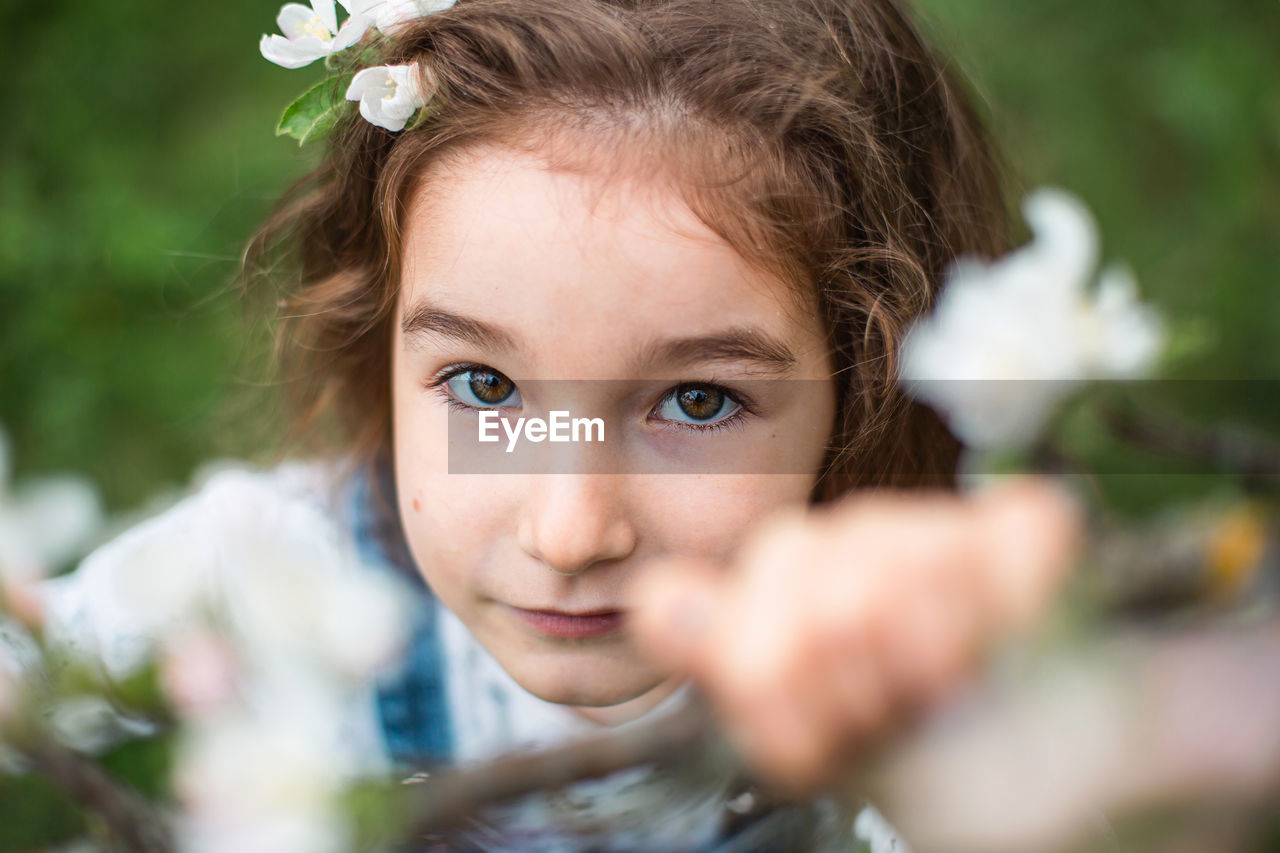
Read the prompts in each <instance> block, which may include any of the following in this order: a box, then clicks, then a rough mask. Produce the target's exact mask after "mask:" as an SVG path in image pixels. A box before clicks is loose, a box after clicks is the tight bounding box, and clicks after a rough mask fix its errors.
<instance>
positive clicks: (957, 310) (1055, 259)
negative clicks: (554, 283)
mask: <svg viewBox="0 0 1280 853" xmlns="http://www.w3.org/2000/svg"><path fill="white" fill-rule="evenodd" d="M1023 214H1024V216H1025V217H1026V219H1027V221H1028V222H1029V223H1030V225H1031V230H1032V232H1033V236H1034V239H1033V240H1032V242H1030V243H1029V244H1027V245H1026V246H1023V247H1022V248H1020V249H1018V250H1017V251H1014V252H1012V253H1010V254H1009V255H1007V256H1005V257H1003V258H1000V259H998V260H996V261H995V262H993V263H982V262H979V261H976V260H972V259H962V260H960V261H958V262H957V263H956V264H955V266H954V267H953V270H952V273H951V275H950V278H949V280H948V281H947V282H946V283H945V285H944V288H943V291H942V295H941V297H940V299H939V300H938V304H937V306H936V308H935V310H934V312H933V314H932V315H930V316H928V317H925V318H923V319H922V320H920V321H919V322H917V323H916V325H915V326H913V327H912V329H911V330H910V331H909V332H908V334H907V337H906V338H905V340H904V341H903V344H902V348H901V352H900V355H901V375H902V378H903V380H904V382H905V384H906V387H907V388H908V390H910V391H911V392H912V393H913V394H914V396H916V397H917V398H918V399H920V400H921V401H923V402H925V403H927V404H929V405H931V406H933V407H934V408H935V409H937V410H938V411H939V412H941V413H942V414H944V415H945V416H946V418H947V421H948V424H949V426H950V427H951V429H952V431H953V432H954V433H955V434H956V435H957V436H958V437H959V438H960V439H961V440H962V441H964V442H965V443H966V444H967V445H969V446H970V447H974V448H1001V447H1021V446H1026V445H1028V444H1030V443H1031V442H1032V441H1033V440H1035V438H1036V437H1037V436H1038V435H1039V433H1040V431H1041V429H1042V428H1043V426H1044V425H1045V423H1046V422H1047V421H1048V419H1049V416H1050V415H1051V413H1052V411H1053V408H1054V406H1055V405H1056V404H1057V403H1058V402H1059V401H1060V400H1061V399H1062V398H1063V397H1064V396H1065V395H1066V394H1067V393H1068V392H1070V391H1071V390H1072V389H1073V388H1075V387H1077V386H1078V385H1080V384H1081V383H1082V382H1086V381H1090V380H1099V379H1132V378H1138V377H1140V376H1142V375H1144V374H1146V373H1147V372H1148V371H1149V370H1150V369H1151V368H1152V366H1153V364H1154V362H1155V359H1156V357H1157V356H1158V355H1159V353H1160V350H1161V347H1162V344H1163V340H1164V330H1163V325H1162V323H1161V321H1160V318H1159V317H1158V316H1157V315H1156V314H1155V312H1153V311H1152V310H1151V309H1150V308H1148V307H1147V306H1145V305H1143V304H1141V303H1140V302H1139V301H1138V298H1137V285H1136V283H1135V281H1134V278H1133V275H1132V273H1130V272H1129V271H1128V270H1127V269H1126V268H1124V267H1120V266H1111V267H1107V268H1106V269H1104V270H1103V271H1102V272H1101V274H1100V275H1097V276H1096V277H1095V267H1096V265H1097V263H1098V254H1099V253H1098V242H1099V241H1098V233H1097V226H1096V224H1095V222H1094V220H1093V217H1092V215H1091V214H1090V213H1089V210H1088V209H1087V208H1086V207H1085V205H1084V204H1083V203H1082V202H1081V201H1080V200H1079V199H1078V198H1076V197H1074V196H1072V195H1070V194H1068V193H1066V192H1063V191H1061V190H1051V189H1041V190H1038V191H1036V192H1034V193H1032V194H1031V195H1030V196H1028V197H1027V199H1026V200H1025V201H1024V203H1023Z"/></svg>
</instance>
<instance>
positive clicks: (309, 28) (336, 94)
mask: <svg viewBox="0 0 1280 853" xmlns="http://www.w3.org/2000/svg"><path fill="white" fill-rule="evenodd" d="M334 2H335V0H311V6H310V7H307V6H303V5H302V4H300V3H287V4H285V6H284V7H283V8H281V9H280V14H279V16H278V17H277V18H276V22H277V23H278V24H279V25H280V31H281V32H282V33H284V35H272V36H263V37H262V41H261V43H260V45H259V50H261V51H262V55H263V56H264V57H266V58H267V59H268V60H270V61H271V62H274V63H275V64H277V65H282V66H284V67H285V68H301V67H302V66H304V65H309V64H311V63H312V62H314V61H316V60H317V59H323V60H325V68H326V69H328V70H329V72H330V74H329V75H328V76H327V77H326V78H325V79H324V80H321V81H320V82H319V83H317V84H315V85H314V86H312V87H311V88H310V89H308V90H307V91H305V92H303V93H302V94H301V95H299V96H298V97H297V98H295V99H294V101H293V103H291V104H289V106H288V107H286V108H285V111H284V113H283V114H282V115H281V116H280V122H279V123H278V124H277V125H276V135H277V136H283V135H288V136H292V137H293V138H294V139H296V140H298V144H299V145H305V144H306V143H308V142H312V141H314V140H318V139H323V138H324V137H325V136H327V135H329V133H330V132H332V131H333V129H334V128H336V127H337V126H338V125H339V123H340V122H341V120H342V118H343V116H344V115H346V114H347V110H348V107H349V105H348V103H347V102H348V101H359V102H360V115H362V116H363V117H364V118H365V120H366V121H369V122H370V123H372V124H375V125H377V126H378V127H381V128H385V129H387V130H390V131H392V132H393V133H394V132H398V131H401V130H404V128H405V126H406V125H407V124H408V123H409V121H410V119H412V118H413V116H414V114H415V113H417V112H418V110H420V109H421V108H422V107H424V106H426V103H427V101H429V100H430V99H431V96H432V95H433V94H435V91H434V87H432V88H431V89H430V90H429V91H424V89H423V87H422V86H420V85H419V84H418V78H417V76H416V75H415V73H414V72H413V69H412V67H411V66H409V65H376V66H374V67H372V68H365V69H364V70H362V71H360V72H359V73H356V74H354V75H353V74H352V72H351V70H350V69H351V65H352V63H351V62H349V61H339V60H337V59H335V57H336V55H337V54H339V53H342V52H343V51H347V50H349V49H355V50H358V51H359V53H358V54H356V56H357V59H356V63H355V64H357V65H368V64H369V63H370V62H377V61H378V60H377V59H376V58H375V57H377V56H378V55H380V54H381V55H385V52H384V47H385V45H384V44H383V43H381V42H379V41H377V40H374V41H372V42H369V41H366V40H365V38H364V37H365V34H366V33H367V32H368V31H369V28H370V27H371V26H372V27H376V28H377V29H378V31H379V32H381V33H382V34H383V35H384V36H388V37H394V36H395V35H397V34H398V33H400V32H401V31H402V30H403V28H404V26H405V24H407V23H409V22H410V21H413V20H416V19H418V18H421V17H423V16H424V15H430V14H432V13H433V12H442V11H444V10H445V9H448V8H450V7H452V6H453V5H454V3H455V2H456V0H337V2H338V3H339V4H341V6H342V8H343V9H345V10H346V11H347V14H348V17H347V19H346V21H344V22H343V24H342V26H341V27H339V26H338V13H337V8H336V7H335V5H334ZM344 89H345V92H346V96H345V98H344V97H343V95H342V92H343V91H344ZM422 115H423V117H425V115H426V114H425V113H423V114H422Z"/></svg>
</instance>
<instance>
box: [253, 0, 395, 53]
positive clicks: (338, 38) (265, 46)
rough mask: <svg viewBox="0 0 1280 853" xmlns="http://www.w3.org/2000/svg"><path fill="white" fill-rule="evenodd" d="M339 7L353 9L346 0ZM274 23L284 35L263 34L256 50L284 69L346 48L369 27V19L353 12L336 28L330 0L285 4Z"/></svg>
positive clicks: (356, 40) (334, 12) (357, 39)
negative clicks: (309, 3) (305, 4)
mask: <svg viewBox="0 0 1280 853" xmlns="http://www.w3.org/2000/svg"><path fill="white" fill-rule="evenodd" d="M342 7H343V8H344V9H346V10H347V11H348V12H353V10H352V7H351V6H349V5H348V4H347V3H343V4H342ZM276 23H277V24H278V25H279V26H280V32H282V33H284V35H283V36H277V35H273V36H266V35H264V36H263V37H262V41H261V42H259V45H258V49H259V50H260V51H261V52H262V55H263V57H264V58H266V59H267V60H269V61H271V62H274V63H275V64H276V65H280V66H283V67H285V68H301V67H303V66H304V65H310V64H311V63H312V62H315V61H316V60H317V59H324V58H326V57H328V56H330V55H332V54H334V53H337V52H338V51H340V50H346V49H347V48H349V47H351V46H352V45H354V44H355V43H356V42H358V41H360V39H361V38H363V37H364V34H365V31H366V30H368V29H369V18H367V17H365V16H364V15H360V14H354V13H353V14H351V16H350V17H349V18H347V20H346V21H344V22H343V24H342V26H341V27H339V26H338V14H337V10H336V9H335V8H334V5H333V0H311V6H310V7H307V6H303V5H302V4H301V3H286V4H285V5H284V6H283V7H282V8H281V9H280V14H279V15H278V16H277V17H276Z"/></svg>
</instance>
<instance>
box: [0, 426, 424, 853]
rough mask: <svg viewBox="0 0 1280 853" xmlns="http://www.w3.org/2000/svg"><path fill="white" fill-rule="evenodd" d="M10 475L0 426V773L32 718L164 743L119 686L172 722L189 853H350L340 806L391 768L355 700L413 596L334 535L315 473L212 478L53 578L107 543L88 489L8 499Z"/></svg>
mask: <svg viewBox="0 0 1280 853" xmlns="http://www.w3.org/2000/svg"><path fill="white" fill-rule="evenodd" d="M8 469H9V454H8V452H7V444H6V443H5V441H4V434H3V432H0V772H12V770H13V769H14V768H20V767H21V762H18V763H16V764H15V763H14V762H13V759H12V757H11V758H10V760H9V763H8V764H6V761H5V756H6V755H10V756H11V755H12V754H11V753H8V752H6V750H5V748H4V747H3V743H2V742H3V741H4V732H3V729H4V728H5V725H6V720H12V719H15V718H16V716H17V715H19V714H26V713H28V712H29V711H31V710H32V709H34V710H35V711H36V713H37V716H38V717H39V718H40V719H41V720H42V721H43V723H42V728H43V729H45V730H46V731H47V734H48V736H49V737H51V738H54V739H56V740H57V741H60V742H61V743H62V744H63V745H65V746H67V747H70V748H72V749H74V750H76V751H79V752H81V753H88V754H95V753H100V752H102V751H103V750H105V749H108V748H110V747H112V746H113V745H115V744H116V743H118V742H119V741H121V740H122V739H127V738H132V737H139V736H140V737H154V736H157V735H160V734H162V732H161V731H159V730H157V729H156V727H155V724H154V723H153V722H151V720H150V716H149V715H150V714H151V713H152V711H154V710H157V709H156V708H152V707H151V706H150V705H149V704H148V705H147V706H146V707H142V706H135V705H134V704H133V703H132V702H131V701H130V700H129V699H127V698H125V696H124V694H120V693H119V692H118V690H117V688H119V686H120V685H126V684H135V683H140V681H139V680H140V679H142V680H146V681H147V682H148V683H150V682H154V683H155V686H156V687H158V688H159V693H158V696H159V697H160V699H159V701H160V702H161V703H162V704H161V706H160V707H162V708H163V709H165V713H164V714H163V716H166V717H168V716H171V717H172V718H173V719H174V721H175V722H176V726H175V727H174V729H173V735H174V736H175V737H176V741H175V743H176V750H175V753H174V755H175V758H174V766H173V769H172V771H171V773H170V774H169V775H168V777H167V781H168V783H169V785H170V786H171V790H172V791H173V793H174V794H175V795H176V799H177V801H178V803H179V804H180V805H181V812H180V814H178V815H177V816H176V825H175V829H176V841H177V846H178V849H179V850H180V851H182V853H205V851H208V853H213V851H225V850H239V851H263V853H267V851H271V853H338V852H339V851H342V850H346V849H349V848H350V846H351V841H352V839H351V826H350V825H349V823H348V818H347V811H346V808H345V800H344V799H343V798H344V797H345V795H346V793H347V792H348V791H349V790H350V789H351V788H352V787H353V786H355V785H357V784H360V783H361V782H362V781H363V780H365V779H367V778H369V777H370V776H376V775H377V774H378V773H380V772H381V771H382V770H384V769H385V768H382V767H379V766H378V765H377V761H378V759H377V758H376V757H371V756H377V755H379V754H380V752H379V750H378V749H377V745H376V744H369V743H365V742H362V741H361V732H362V731H363V730H362V729H361V728H360V724H359V721H360V720H361V719H362V717H361V708H362V707H363V704H362V703H364V702H366V701H367V691H368V688H369V684H370V682H371V681H372V680H373V679H375V678H376V677H377V676H378V674H379V673H380V672H382V671H383V670H384V669H385V668H387V667H389V666H393V665H394V664H395V663H396V660H397V658H398V657H399V655H400V653H401V652H402V650H403V649H404V647H405V645H406V644H407V642H408V638H409V634H410V625H409V605H408V601H409V596H408V595H407V592H406V590H405V589H404V588H403V585H402V582H401V581H400V580H399V579H398V578H397V577H396V576H394V575H392V574H390V573H385V572H375V571H370V570H369V568H368V567H367V566H365V565H364V564H363V563H362V562H361V560H360V557H359V555H358V553H356V547H355V545H354V543H353V542H351V541H350V540H349V539H348V538H347V537H346V536H344V535H343V534H342V532H341V531H340V529H339V528H338V527H337V526H336V525H335V524H334V522H333V520H332V518H331V517H330V511H329V508H328V507H327V506H325V505H323V504H322V502H321V501H320V499H319V498H318V497H316V495H317V494H318V492H319V491H320V488H319V487H320V486H322V485H323V484H322V483H321V480H323V479H324V475H323V474H322V473H321V472H318V471H317V470H315V469H313V468H310V467H308V466H306V465H294V466H284V467H283V468H282V469H281V471H280V472H278V473H276V474H273V475H271V476H270V477H268V476H267V475H265V474H263V473H260V472H252V471H246V470H241V469H238V468H230V469H227V468H225V467H224V468H222V469H220V470H217V471H216V472H212V473H210V474H208V475H206V476H205V477H203V478H202V479H204V481H205V482H204V484H203V485H202V487H201V489H200V490H199V492H198V494H196V495H194V496H192V497H189V498H187V499H186V500H184V501H182V502H181V503H179V504H178V505H177V506H174V507H172V508H171V509H170V510H168V511H166V512H165V513H162V514H161V515H159V516H156V517H154V518H151V519H150V520H148V521H145V522H143V523H141V524H138V525H137V526H134V527H131V528H129V529H128V530H126V531H125V532H124V533H123V534H121V535H119V536H118V537H116V538H115V539H112V540H111V541H110V542H108V543H107V544H106V545H102V546H101V547H99V548H97V550H95V551H93V553H92V554H90V556H89V557H88V558H87V559H85V560H84V561H83V562H82V563H81V564H80V566H79V568H78V569H77V570H76V572H75V573H74V575H70V576H66V577H55V578H52V579H49V578H47V577H45V576H46V575H47V574H48V573H49V572H50V571H51V570H52V569H56V568H60V567H61V566H63V565H65V564H66V563H67V562H69V561H70V560H71V559H72V558H74V557H77V556H79V555H80V554H81V553H83V551H84V550H85V548H86V547H88V546H90V545H92V544H93V543H94V542H95V541H100V540H101V539H103V538H105V537H104V535H103V534H104V531H105V527H106V524H105V521H104V517H103V514H102V512H101V508H100V501H99V499H98V497H97V492H96V490H94V489H93V487H92V486H91V485H90V484H89V483H88V482H87V481H85V480H83V479H82V478H73V477H69V476H68V477H59V478H44V479H40V480H35V481H29V482H24V483H23V484H22V485H21V487H20V488H9V487H8V486H7V483H6V480H7V478H8ZM6 611H7V613H8V615H10V616H16V617H17V618H18V622H16V623H10V624H8V625H7V626H6V623H5V620H4V618H3V617H4V615H5V612H6ZM55 671H56V672H64V673H68V674H69V675H68V676H67V677H64V678H61V679H56V678H51V677H50V673H51V672H55ZM95 674H96V675H95ZM148 695H149V694H148ZM135 698H136V696H135ZM24 719H25V718H24ZM24 731H25V729H24ZM6 768H8V769H7V770H6Z"/></svg>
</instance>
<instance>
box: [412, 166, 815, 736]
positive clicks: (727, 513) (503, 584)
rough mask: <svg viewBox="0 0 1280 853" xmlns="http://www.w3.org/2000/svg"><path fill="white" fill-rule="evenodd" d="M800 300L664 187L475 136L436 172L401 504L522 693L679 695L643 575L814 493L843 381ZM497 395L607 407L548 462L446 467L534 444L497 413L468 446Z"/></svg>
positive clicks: (506, 410)
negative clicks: (483, 439) (639, 582)
mask: <svg viewBox="0 0 1280 853" xmlns="http://www.w3.org/2000/svg"><path fill="white" fill-rule="evenodd" d="M799 302H800V300H799V298H798V297H797V296H796V294H795V293H794V290H792V289H789V288H788V287H787V286H786V285H784V283H783V282H781V281H780V280H778V279H776V278H772V277H769V276H766V275H764V274H763V273H760V272H758V271H756V270H754V269H752V268H751V267H749V266H748V264H747V263H746V262H745V261H744V260H743V259H742V257H741V256H739V255H738V254H737V253H736V252H735V251H734V250H733V249H731V248H730V246H729V245H728V244H727V243H726V242H725V241H724V240H723V239H721V238H720V237H718V236H717V235H716V234H715V233H714V232H712V231H711V230H710V229H708V228H707V227H706V226H705V225H704V224H702V223H701V222H700V221H699V220H698V219H697V218H696V217H695V216H694V214H693V213H692V212H691V211H690V210H689V209H688V207H687V206H686V205H685V204H684V203H683V202H682V201H681V200H680V198H679V195H678V193H676V192H674V191H672V190H671V189H669V188H667V187H665V186H664V185H663V184H662V183H661V182H660V181H658V180H657V179H640V178H632V179H622V178H613V179H610V180H604V179H601V178H598V177H592V176H584V175H581V174H576V173H569V172H565V171H553V170H551V169H549V168H548V167H547V166H546V165H545V164H544V163H543V162H542V161H541V160H540V159H538V158H536V157H533V156H531V155H528V154H523V153H516V152H513V151H508V150H506V149H498V148H482V149H472V150H469V151H467V152H466V153H464V154H463V155H461V156H459V157H457V158H455V159H454V160H452V161H451V162H450V163H449V164H448V165H447V166H445V167H438V168H437V169H436V171H435V172H433V174H432V176H431V179H430V180H429V181H427V182H426V183H425V184H424V188H423V190H422V192H421V193H420V194H419V196H418V198H417V199H415V202H414V205H413V206H412V209H411V211H410V214H409V217H408V220H407V222H406V226H405V235H404V255H403V268H402V288H401V293H400V299H399V302H398V306H397V318H396V323H395V329H396V331H395V336H394V342H393V377H392V382H393V411H394V430H395V467H396V481H397V491H398V496H399V502H400V513H401V518H402V520H403V523H404V528H405V531H406V534H407V538H408V544H409V548H410V550H411V551H412V553H413V556H414V559H415V561H416V562H417V564H418V566H419V567H420V568H421V570H422V572H423V575H424V576H425V577H426V580H427V582H428V583H429V584H430V586H431V588H432V589H433V590H434V591H435V593H436V594H437V595H438V596H439V598H440V599H441V600H442V601H443V602H444V604H445V605H447V606H448V607H449V608H450V610H452V611H453V612H454V613H455V614H456V615H457V616H458V618H459V619H461V620H462V622H463V623H464V624H465V625H466V626H467V627H468V628H469V629H470V631H471V632H472V633H473V634H474V635H475V637H476V638H477V639H478V640H479V641H480V642H481V643H483V644H484V646H485V647H486V648H487V649H488V650H489V651H490V653H492V654H493V656H494V657H495V658H496V659H497V660H498V662H499V663H500V664H501V665H502V666H503V667H504V668H505V669H506V670H507V672H508V673H510V675H511V676H512V677H513V678H514V679H515V680H516V681H517V682H518V683H520V684H521V685H522V686H523V687H524V688H525V689H527V690H529V691H530V692H531V693H533V694H535V695H537V696H539V697H541V698H543V699H545V700H548V701H551V702H559V703H564V704H568V705H572V706H593V707H601V706H620V708H619V711H618V712H614V713H622V714H624V715H629V714H627V712H628V710H634V711H636V712H640V711H643V710H644V709H646V708H647V707H649V706H651V705H652V704H654V703H656V702H657V701H658V700H659V699H660V698H661V697H662V696H665V695H666V694H667V693H668V692H669V691H670V690H671V689H672V688H674V687H675V686H676V685H675V683H674V682H673V681H672V680H671V679H669V678H668V676H667V675H666V674H665V673H664V672H662V671H660V670H659V669H657V668H655V667H654V666H652V665H651V664H649V663H648V662H647V661H646V660H645V659H644V658H643V657H642V656H641V655H640V654H639V653H638V651H637V650H636V649H635V648H634V647H633V645H632V644H631V642H630V641H629V638H628V634H627V631H626V612H627V608H628V589H629V587H628V582H629V581H631V580H632V579H633V578H635V577H636V576H637V575H639V574H640V573H642V572H644V571H645V568H646V566H649V565H652V564H653V563H654V561H656V560H659V559H661V558H664V557H668V556H674V555H688V556H695V557H701V558H708V559H712V560H724V559H727V558H728V557H729V555H730V554H731V553H732V552H733V550H734V549H735V547H737V546H738V545H739V544H740V543H741V542H742V540H743V539H744V537H745V536H746V535H747V533H748V532H749V531H750V530H751V529H752V526H753V524H754V523H755V522H756V521H757V520H759V519H761V518H762V517H763V516H765V515H766V514H768V513H769V512H770V511H772V510H774V509H776V508H778V507H779V506H781V505H784V504H798V503H803V502H805V501H806V500H807V498H808V495H809V493H810V490H811V489H812V487H813V485H814V483H815V481H816V475H817V471H818V469H819V467H820V465H821V463H822V460H823V456H824V451H825V448H826V443H827V440H828V437H829V436H830V434H831V431H832V427H833V424H834V416H835V389H834V384H833V382H832V379H831V363H830V360H829V355H828V351H827V348H826V346H825V344H824V337H823V330H822V324H821V322H820V320H819V318H818V315H817V311H816V309H815V308H814V307H813V306H812V305H801V304H799ZM543 380H556V381H551V382H544V381H543ZM761 380H767V381H761ZM784 380H785V381H784ZM484 408H496V409H497V410H498V413H499V415H500V416H502V417H505V418H507V419H508V420H507V423H508V424H509V425H514V422H515V420H516V419H517V418H519V417H527V418H532V417H540V418H543V419H547V418H548V416H549V413H550V412H551V411H554V410H560V411H567V412H569V413H570V414H571V416H573V417H578V416H580V415H581V416H588V417H601V418H602V420H603V421H604V432H605V438H606V441H605V443H604V444H593V443H586V442H582V443H577V444H574V443H569V444H560V445H556V448H557V449H556V450H555V453H556V454H557V457H556V458H557V459H558V460H560V461H559V462H558V463H557V464H556V466H555V467H554V468H552V469H550V471H549V472H547V473H532V472H530V471H529V470H528V469H527V468H526V469H525V470H524V472H523V473H521V472H520V471H519V470H518V469H517V468H516V467H514V466H515V464H516V463H514V462H512V466H513V467H511V468H509V469H507V471H508V473H504V472H503V469H501V468H500V467H499V468H497V469H494V468H490V469H489V470H496V471H497V473H457V471H458V458H459V457H457V456H453V457H452V459H453V463H454V471H455V473H450V461H451V451H450V442H451V441H452V442H453V444H454V453H456V452H457V448H458V447H459V446H462V445H463V444H469V445H470V446H471V448H472V450H471V451H469V452H473V453H479V454H487V456H486V458H488V459H489V460H491V461H493V460H496V461H497V462H498V463H499V464H503V463H504V462H505V460H506V459H513V460H514V459H516V458H519V456H520V454H519V453H516V454H512V455H511V456H504V453H505V451H506V447H507V445H508V437H507V433H506V432H505V430H504V429H502V428H496V433H497V435H499V436H500V437H501V440H500V441H499V442H497V443H494V444H483V445H481V444H479V443H478V442H477V436H478V428H479V424H480V415H479V410H481V409H484ZM486 417H488V416H486ZM498 426H499V427H500V426H501V425H500V424H499V425H498ZM526 435H527V434H526ZM583 435H584V436H585V432H584V433H583ZM520 440H521V441H525V440H526V439H525V438H524V437H523V436H522V438H521V439H520ZM530 446H531V447H535V446H536V447H542V448H546V447H548V445H545V444H544V445H530ZM725 460H735V461H736V467H735V468H734V469H733V470H732V471H731V472H729V473H724V472H723V471H721V472H720V473H708V471H709V470H712V469H715V468H717V466H718V467H719V468H723V467H724V466H723V464H722V463H723V462H724V461H725ZM704 463H705V464H704ZM583 614H590V615H583ZM632 700H635V701H632ZM623 703H627V704H625V705H624V704H623ZM584 713H585V712H584ZM598 716H602V718H603V716H604V715H598ZM615 718H617V717H615Z"/></svg>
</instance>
